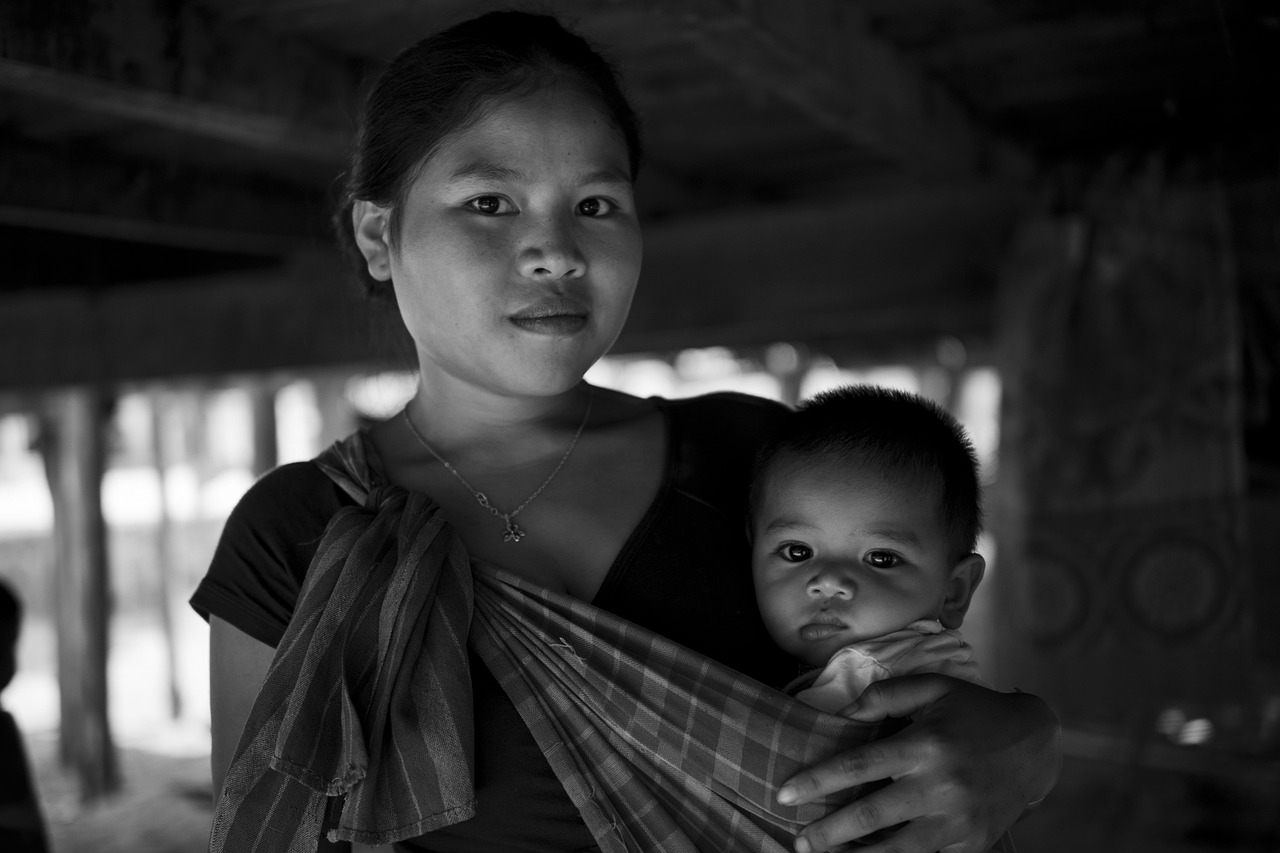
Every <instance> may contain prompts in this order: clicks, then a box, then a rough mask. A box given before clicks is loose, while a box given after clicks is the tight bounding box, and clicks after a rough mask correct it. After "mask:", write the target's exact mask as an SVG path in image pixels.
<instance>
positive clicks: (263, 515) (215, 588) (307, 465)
mask: <svg viewBox="0 0 1280 853" xmlns="http://www.w3.org/2000/svg"><path fill="white" fill-rule="evenodd" d="M350 502H351V500H350V498H348V497H347V496H346V493H345V492H343V491H342V489H341V488H340V487H339V486H338V485H337V484H336V483H335V482H334V481H333V480H331V479H330V478H329V477H328V475H326V474H325V473H324V472H323V471H321V470H320V468H319V467H317V466H316V464H315V463H314V462H291V463H287V464H285V465H281V466H279V467H277V468H274V469H272V470H271V471H269V472H267V473H266V474H264V475H262V476H261V477H260V478H258V480H257V481H255V482H254V484H253V485H252V486H250V487H249V489H248V490H247V491H246V492H245V493H244V495H243V496H242V497H241V498H240V501H239V502H238V503H237V504H236V506H235V508H234V509H232V511H231V514H230V515H229V516H228V517H227V521H226V524H225V525H224V526H223V528H222V535H221V537H219V539H218V545H217V547H216V548H215V549H214V554H213V559H212V560H211V561H210V564H209V570H208V573H207V574H206V575H205V577H204V579H203V580H202V581H201V582H200V584H199V586H198V587H197V588H196V592H195V594H194V595H193V596H192V599H191V604H192V606H193V607H194V608H195V609H196V612H198V613H200V615H202V616H204V617H206V618H208V617H209V616H210V615H213V616H218V617H220V618H222V619H224V620H226V621H227V622H229V623H231V624H232V625H234V626H235V627H236V628H239V629H240V630H241V631H244V632H245V633H246V634H248V635H249V636H251V637H254V638H255V639H258V640H260V641H262V642H264V643H267V644H268V645H275V643H276V642H278V641H279V639H280V636H281V635H282V634H283V633H284V626H285V625H286V624H287V623H288V621H289V614H290V613H292V611H293V604H294V601H295V600H296V598H297V595H298V591H299V590H300V589H301V586H302V580H303V578H304V577H305V575H306V571H307V566H309V565H310V564H311V559H312V557H314V556H315V552H316V549H317V548H318V547H319V544H320V540H321V538H323V536H324V531H325V527H326V526H327V525H328V523H329V521H330V520H331V519H332V518H333V516H334V514H335V513H337V511H338V510H339V509H341V508H342V507H343V506H345V505H347V504H349V503H350Z"/></svg>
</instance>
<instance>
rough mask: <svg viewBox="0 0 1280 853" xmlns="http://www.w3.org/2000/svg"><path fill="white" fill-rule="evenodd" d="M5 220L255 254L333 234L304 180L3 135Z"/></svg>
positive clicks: (0, 219)
mask: <svg viewBox="0 0 1280 853" xmlns="http://www.w3.org/2000/svg"><path fill="white" fill-rule="evenodd" d="M0 163H3V164H4V165H3V166H2V167H0V224H4V225H15V226H20V227H24V228H40V229H47V230H53V231H60V232H63V233H71V234H84V235H89V236H94V237H106V238H111V239H117V240H128V241H132V242H138V243H146V244H151V245H168V246H178V247H183V248H190V249H201V250H208V251H221V252H236V253H242V254H249V255H267V256H277V257H278V256H282V255H287V254H290V253H292V252H294V251H296V250H297V249H299V248H300V247H301V246H304V245H305V244H306V243H307V242H308V241H309V240H314V239H317V238H323V237H324V236H325V228H324V218H325V209H324V197H323V194H322V193H320V192H317V191H314V190H310V189H304V188H302V187H299V186H298V185H296V184H291V183H288V182H283V181H273V180H270V179H266V178H261V177H248V176H240V175H234V174H231V175H228V174H219V173H213V172H209V171H207V170H203V169H199V168H194V167H190V166H183V165H180V164H176V163H160V162H155V161H148V160H142V159H137V158H127V157H121V156H116V155H112V154H109V153H106V152H102V151H99V150H95V151H92V152H89V151H85V150H82V149H80V148H76V147H69V146H61V147H60V146H42V147H37V146H33V145H22V144H17V143H0Z"/></svg>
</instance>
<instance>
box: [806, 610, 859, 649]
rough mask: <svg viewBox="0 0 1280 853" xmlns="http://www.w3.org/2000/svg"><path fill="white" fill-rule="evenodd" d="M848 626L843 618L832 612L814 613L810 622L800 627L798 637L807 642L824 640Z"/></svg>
mask: <svg viewBox="0 0 1280 853" xmlns="http://www.w3.org/2000/svg"><path fill="white" fill-rule="evenodd" d="M848 627H849V626H848V625H846V624H845V622H844V620H843V619H841V618H840V617H839V616H836V615H835V614H834V613H825V612H824V613H815V614H814V615H813V616H812V617H811V619H810V622H809V623H808V624H807V625H804V626H802V627H801V628H800V639H802V640H805V641H808V642H813V641H814V640H825V639H826V638H827V637H831V636H834V635H836V634H839V633H840V632H841V631H843V630H845V629H846V628H848Z"/></svg>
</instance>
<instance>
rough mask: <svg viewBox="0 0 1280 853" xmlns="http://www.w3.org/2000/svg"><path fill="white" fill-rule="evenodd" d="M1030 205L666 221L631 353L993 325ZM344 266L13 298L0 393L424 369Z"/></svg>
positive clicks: (902, 204) (906, 198)
mask: <svg viewBox="0 0 1280 853" xmlns="http://www.w3.org/2000/svg"><path fill="white" fill-rule="evenodd" d="M1021 200H1022V199H1021V196H1019V195H1018V194H1017V193H1015V192H1011V191H1009V190H1007V189H1003V188H1000V187H994V186H989V185H963V186H953V187H941V188H933V189H928V190H926V189H920V190H916V191H913V192H909V193H895V194H892V195H885V196H883V197H878V198H868V199H864V200H860V201H857V202H843V203H831V204H826V205H808V206H802V207H791V208H764V209H751V210H743V211H739V212H733V213H721V214H718V215H707V216H699V217H696V218H692V217H691V218H688V219H685V220H680V221H671V222H667V223H663V224H660V225H655V226H654V227H651V228H649V229H648V230H647V232H646V250H645V251H646V255H645V263H644V270H643V273H642V275H641V282H640V288H639V291H638V293H637V296H636V299H635V303H634V305H633V308H632V315H631V319H630V321H629V323H628V325H627V328H626V330H625V331H624V333H623V336H622V338H621V340H620V341H619V342H618V346H617V348H616V351H618V352H637V351H644V350H662V349H674V348H681V347H689V346H707V345H712V344H737V345H747V344H759V343H767V342H770V341H776V340H794V341H824V340H831V341H848V340H859V341H867V342H875V343H874V345H875V346H884V345H887V344H898V345H900V344H901V343H902V342H903V341H905V340H918V341H921V342H927V341H931V340H932V339H934V338H935V337H936V336H938V335H940V334H956V335H961V336H970V335H977V336H982V335H986V334H988V333H989V332H990V330H991V319H990V315H991V307H992V306H991V298H992V293H993V287H992V284H991V282H992V280H993V279H994V268H995V265H996V264H997V262H998V261H999V259H1000V251H1001V247H1002V245H1003V240H1004V237H1005V235H1006V233H1007V232H1008V229H1009V227H1010V224H1011V222H1012V221H1013V219H1014V217H1015V216H1016V214H1017V211H1018V208H1019V204H1020V203H1021ZM344 268H345V267H344V266H343V265H342V264H340V263H338V262H337V260H336V259H335V258H334V257H332V256H331V255H323V254H321V255H317V256H315V257H312V258H309V259H308V260H307V261H306V262H302V263H299V264H298V265H295V266H289V267H280V268H279V269H275V270H271V271H267V272H254V273H242V274H235V275H225V276H219V277H211V278H207V279H199V280H188V281H178V282H169V283H164V284H150V285H146V286H142V285H135V286H128V287H116V288H110V289H107V290H105V291H101V292H96V293H95V292H92V291H85V290H73V289H70V288H68V289H62V290H46V291H37V292H34V293H21V294H14V295H10V296H6V297H3V300H2V301H0V389H8V390H14V391H17V390H21V389H23V388H33V387H40V386H43V385H57V384H64V383H71V382H78V381H85V380H88V379H92V380H95V381H99V382H111V381H126V380H140V379H152V378H163V377H179V376H187V375H198V374H213V373H230V372H238V371H263V370H272V369H287V368H298V367H319V366H326V365H328V366H337V365H344V364H361V363H363V364H384V365H386V364H398V365H407V364H410V363H411V359H410V357H409V354H410V353H411V352H412V349H411V348H409V347H408V345H407V336H406V335H405V333H404V330H403V328H401V327H399V324H398V318H391V317H386V316H384V317H383V319H382V321H381V325H379V326H376V327H375V325H374V321H373V320H371V319H370V314H369V308H370V306H369V305H368V304H367V303H366V301H365V300H364V297H363V296H362V295H361V294H359V293H358V292H356V288H355V286H354V285H353V284H350V283H348V282H347V281H345V279H344V277H343V275H342V272H341V271H342V270H343V269H344ZM375 328H376V329H377V330H376V331H371V330H373V329H375Z"/></svg>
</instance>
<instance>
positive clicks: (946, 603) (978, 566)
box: [938, 554, 987, 630]
mask: <svg viewBox="0 0 1280 853" xmlns="http://www.w3.org/2000/svg"><path fill="white" fill-rule="evenodd" d="M986 570H987V561H986V560H984V559H982V555H981V554H969V555H967V556H965V557H963V558H962V559H961V560H960V562H958V563H956V564H955V566H953V567H952V569H951V579H950V580H949V581H948V582H947V597H946V598H945V599H943V602H942V614H941V615H940V616H939V617H938V621H940V622H941V623H942V626H943V627H944V628H951V629H952V630H954V629H956V628H959V627H960V626H961V624H963V623H964V614H965V613H966V612H968V610H969V602H970V601H972V600H973V593H974V592H975V591H976V590H977V589H978V584H980V583H982V575H983V573H984V572H986Z"/></svg>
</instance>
